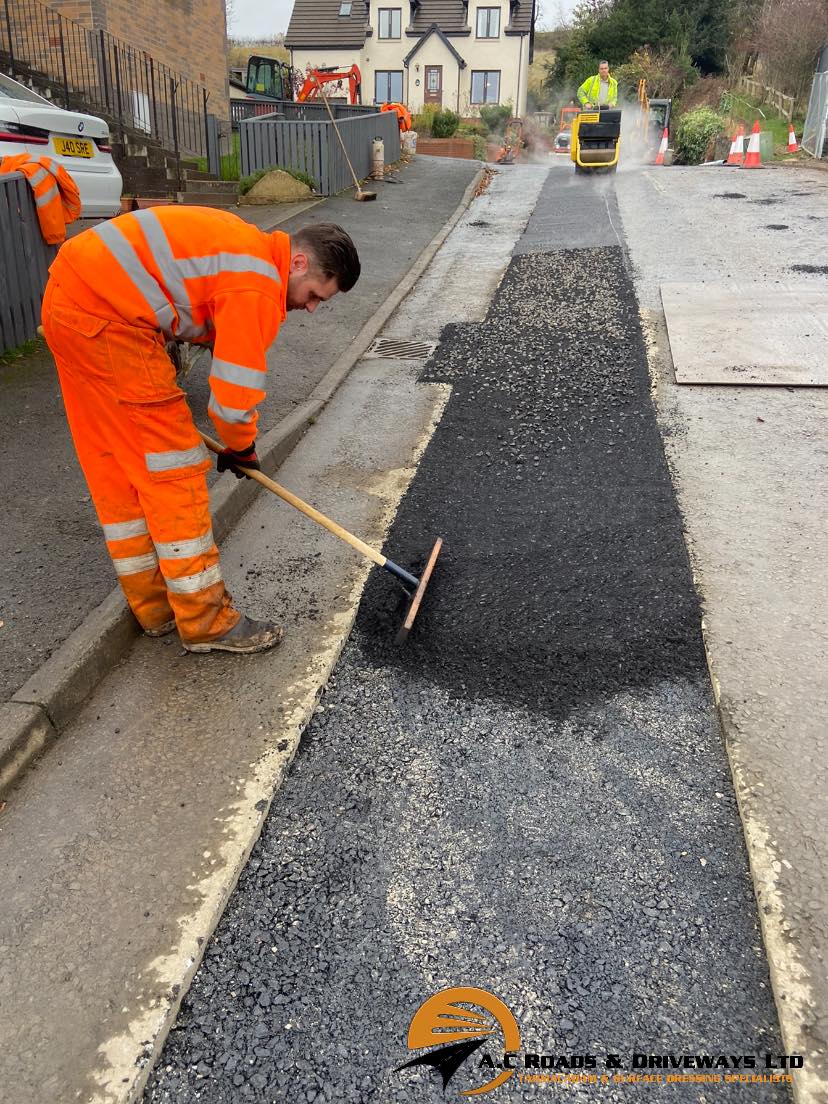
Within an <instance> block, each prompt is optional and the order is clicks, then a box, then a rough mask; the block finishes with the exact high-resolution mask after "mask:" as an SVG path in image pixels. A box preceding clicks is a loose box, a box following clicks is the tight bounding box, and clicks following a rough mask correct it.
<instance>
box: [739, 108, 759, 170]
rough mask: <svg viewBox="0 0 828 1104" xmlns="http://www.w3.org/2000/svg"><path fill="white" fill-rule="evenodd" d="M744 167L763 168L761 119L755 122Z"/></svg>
mask: <svg viewBox="0 0 828 1104" xmlns="http://www.w3.org/2000/svg"><path fill="white" fill-rule="evenodd" d="M742 168H743V169H761V168H762V152H761V147H760V145H759V120H758V119H757V120H756V122H755V123H754V124H753V130H752V131H751V132H750V141H749V142H748V148H747V155H746V157H745V163H744V164H743V165H742Z"/></svg>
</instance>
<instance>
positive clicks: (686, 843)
mask: <svg viewBox="0 0 828 1104" xmlns="http://www.w3.org/2000/svg"><path fill="white" fill-rule="evenodd" d="M515 179H516V180H518V181H519V180H520V175H519V170H518V172H516V173H515ZM573 199H574V200H575V202H576V203H577V204H578V208H577V210H574V209H573V210H571V211H570V212H569V213H571V214H572V215H573V218H577V215H578V211H582V210H583V208H584V207H589V206H590V204H592V206H593V207H594V209H595V210H596V211H598V212H599V213H600V210H601V208H603V211H604V215H603V221H602V222H601V224H600V227H599V229H600V238H601V239H602V244H596V245H595V246H594V248H590V249H583V250H578V249H565V248H561V249H560V250H558V251H556V252H552V251H549V250H546V249H543V248H542V247H541V251H538V244H537V240H536V239H535V238H534V237H533V233H534V230H533V223H534V224H535V226H537V223H538V218H535V219H533V220H532V222H530V231H531V232H527V234H526V235H524V237H523V239H522V242H521V244H520V246H519V247H518V252H519V253H524V252H525V253H528V255H527V256H518V257H516V258H515V260H514V261H513V262H512V264H511V265H510V268H509V271H508V273H507V276H506V278H505V280H504V283H503V285H502V286H501V289H500V291H499V292H498V294H497V296H496V299H495V302H494V304H493V306H492V308H491V310H490V312H489V314H488V316H487V318H486V319H485V321H483V322H482V323H478V324H465V325H459V326H450V327H448V328H447V329H446V330H444V332H443V336H442V339H441V342H440V345H439V348H438V349H437V351H436V353H435V355H434V357H433V358H432V359H431V360H430V361H429V363H428V365H427V367H426V370H425V373H424V375H423V377H422V379H423V383H422V386H432V385H435V384H439V385H446V384H448V385H450V387H451V396H450V398H449V401H448V404H447V406H446V409H445V413H444V415H443V417H442V419H441V421H440V423H439V425H438V427H437V429H436V432H435V433H434V435H433V436H432V438H431V440H430V442H429V445H428V447H427V449H426V451H425V454H424V456H423V458H422V461H421V462H420V464H419V467H418V470H417V473H416V475H415V477H414V479H413V481H412V483H411V485H410V487H409V489H408V491H407V493H406V495H405V496H404V498H403V500H402V502H401V505H400V508H399V511H398V513H397V516H396V519H395V522H394V525H393V526H392V528H391V531H390V534H389V538H388V542H387V547H388V548H389V550H390V549H392V548H393V550H394V554H395V556H396V557H398V558H400V559H401V560H402V562H404V563H407V564H409V565H413V567H414V569H415V570H416V567H417V564H418V561H419V562H421V560H422V557H423V556H424V555H425V554H427V551H428V549H429V548H430V545H431V543H432V541H433V539H434V537H435V536H437V535H440V536H443V537H444V538H445V542H446V543H445V546H444V552H443V554H442V555H441V557H440V560H439V561H438V566H437V572H436V574H435V577H434V580H433V582H432V585H431V587H430V588H429V591H428V593H427V597H426V602H425V604H424V607H423V610H422V611H421V614H420V617H419V619H418V623H417V625H416V626H415V631H414V633H413V635H412V637H411V638H410V640H409V643H408V645H407V646H406V648H405V649H403V650H402V651H399V650H396V649H394V648H393V647H392V646H391V644H390V640H391V637H392V634H393V628H394V625H395V624H396V621H397V618H398V617H399V613H400V610H398V609H395V608H394V595H393V591H392V589H391V588H390V587H389V586H388V585H387V583H386V580H385V579H384V578H383V577H382V576H381V575H378V574H374V575H373V576H372V577H371V578H370V580H369V583H368V586H367V588H366V592H365V595H364V597H363V600H362V603H361V605H360V610H359V615H358V619H357V624H356V629H355V632H354V634H353V636H352V638H351V639H350V640H349V642H348V644H347V645H346V647H345V648H344V650H343V652H342V655H341V657H340V660H339V663H338V664H337V667H336V669H335V671H334V673H333V676H332V678H331V680H330V682H329V684H328V688H327V692H326V694H325V696H324V697H323V699H322V701H321V703H320V706H319V708H318V709H317V711H316V713H315V715H314V718H313V721H312V723H311V725H310V726H309V728H308V731H307V733H306V734H305V736H304V737H303V740H302V744H301V746H300V749H299V752H298V754H297V757H296V759H295V761H294V764H293V766H292V768H291V771H290V773H289V774H288V776H287V778H286V779H285V781H284V783H283V786H282V789H281V791H280V794H279V799H278V801H277V802H275V803H274V805H273V806H272V809H271V813H270V815H269V817H268V820H267V823H266V825H265V827H264V831H263V833H262V837H261V839H260V841H259V843H258V844H257V846H256V847H255V848H254V850H253V853H252V856H251V861H250V863H249V864H248V866H247V868H246V870H245V871H244V873H243V875H242V877H241V879H240V881H239V885H238V888H237V890H236V892H235V894H234V895H233V898H232V899H231V901H230V903H229V905H228V908H227V911H226V913H225V915H224V916H223V918H222V920H221V922H220V924H219V925H218V928H217V930H216V933H215V935H214V937H213V939H212V940H211V942H210V945H209V946H208V948H207V951H206V954H205V959H204V964H203V966H202V968H201V970H200V971H199V973H198V974H197V976H196V978H195V979H194V982H193V985H192V988H191V990H190V993H189V994H188V996H187V997H186V999H185V1001H184V1003H183V1005H182V1011H181V1016H180V1018H179V1020H178V1023H177V1024H176V1028H175V1030H174V1031H173V1033H172V1034H171V1035H170V1038H169V1040H168V1043H167V1046H166V1048H165V1051H164V1055H163V1057H162V1060H161V1062H160V1063H159V1064H158V1066H157V1068H156V1070H155V1072H154V1073H153V1075H152V1077H151V1078H150V1081H149V1083H148V1087H147V1092H146V1095H145V1101H146V1104H172V1102H173V1101H174V1102H176V1104H190V1102H193V1104H194V1102H196V1101H200V1102H205V1104H230V1102H231V1101H237V1100H249V1101H254V1102H257V1104H258V1102H262V1104H263V1102H265V1101H273V1100H290V1101H292V1102H293V1101H296V1102H302V1101H307V1102H309V1104H311V1102H313V1104H317V1102H321V1101H337V1102H340V1101H341V1102H345V1104H363V1102H364V1101H366V1100H374V1099H376V1100H382V1101H383V1102H388V1104H394V1102H400V1104H403V1102H408V1101H410V1100H411V1099H412V1094H413V1096H416V1098H417V1099H418V1100H422V1101H425V1102H432V1101H433V1102H434V1104H436V1102H438V1101H442V1100H444V1099H445V1098H446V1096H445V1093H444V1086H443V1083H442V1081H441V1078H440V1077H439V1076H438V1075H437V1073H436V1071H435V1070H434V1069H431V1068H429V1067H428V1066H425V1067H423V1066H420V1067H418V1068H414V1069H410V1068H409V1069H402V1068H401V1067H403V1065H404V1064H405V1063H406V1062H408V1061H409V1060H410V1058H411V1057H412V1053H411V1052H410V1051H409V1050H407V1048H406V1038H407V1032H408V1028H409V1024H410V1022H411V1019H412V1016H413V1015H414V1013H415V1011H416V1009H417V1008H418V1007H419V1006H420V1005H421V1004H422V1002H423V1001H424V1000H426V999H427V998H428V997H430V996H431V995H432V994H434V993H435V992H437V991H438V990H440V989H443V988H446V987H454V986H479V987H481V988H483V989H486V990H489V991H491V992H492V993H494V994H495V995H496V996H498V997H499V998H500V999H501V1000H502V1001H504V1002H505V1003H506V1005H507V1006H508V1008H509V1009H510V1010H511V1011H512V1013H513V1015H514V1016H515V1018H516V1020H517V1023H518V1025H519V1030H520V1034H521V1040H522V1045H523V1047H524V1048H525V1050H527V1051H532V1052H534V1053H544V1054H546V1055H551V1056H552V1058H553V1060H554V1062H558V1063H559V1064H558V1065H557V1066H556V1067H555V1068H558V1069H560V1068H563V1069H567V1068H569V1067H570V1064H574V1063H575V1061H576V1059H577V1057H578V1056H580V1057H581V1059H582V1061H583V1060H584V1059H585V1056H588V1055H593V1056H596V1059H597V1061H598V1062H599V1063H603V1062H604V1061H605V1059H606V1056H607V1055H608V1054H617V1055H620V1056H621V1057H622V1060H623V1062H624V1067H622V1068H625V1069H626V1070H627V1071H628V1072H629V1071H630V1069H631V1065H632V1061H633V1055H634V1054H636V1053H638V1054H643V1055H644V1057H645V1058H646V1057H647V1056H648V1055H654V1056H661V1055H664V1054H673V1055H679V1056H681V1055H685V1054H690V1055H722V1054H724V1055H737V1056H738V1055H754V1056H756V1055H759V1056H760V1057H759V1059H758V1060H759V1061H760V1063H761V1062H764V1054H765V1053H771V1054H779V1053H781V1041H780V1037H779V1029H778V1024H777V1020H776V1011H775V1008H774V1004H773V1000H772V997H771V992H770V985H769V976H768V967H767V962H766V960H765V955H764V950H763V947H762V942H761V937H760V934H759V925H758V918H757V915H756V905H755V901H754V897H753V892H752V885H751V880H750V874H749V870H748V862H747V855H746V852H745V846H744V840H743V836H742V831H741V824H740V821H739V814H738V809H737V805H736V800H735V796H734V794H733V790H732V785H731V781H730V774H729V766H728V762H727V758H726V756H725V753H724V749H723V747H722V743H721V734H720V730H719V726H718V722H717V718H716V714H715V709H714V705H713V701H712V696H711V693H710V686H709V680H708V676H707V670H706V666H705V656H704V651H703V647H702V640H701V632H700V610H699V606H698V602H697V598H696V595H695V592H694V589H693V585H692V579H691V575H690V569H689V563H688V559H687V554H686V550H685V547H684V544H683V540H682V527H681V517H680V514H679V511H678V508H677V504H676V500H675V495H674V492H673V488H672V485H671V482H670V477H669V473H668V470H667V466H666V463H665V459H664V454H663V449H662V444H661V438H660V436H659V432H658V427H657V425H656V418H655V412H654V409H653V406H652V402H651V398H650V383H649V376H648V371H647V361H646V354H645V350H644V344H643V340H642V336H641V330H640V325H639V320H638V309H637V303H636V298H635V293H634V290H633V286H632V282H631V279H630V276H629V274H628V272H627V269H626V267H625V261H624V257H623V254H622V251H621V249H620V248H619V247H618V246H617V245H615V246H612V245H607V244H604V243H603V239H610V241H611V238H612V235H613V234H614V231H613V229H612V227H611V226H610V225H609V223H608V218H609V216H610V213H611V205H610V204H608V203H607V202H606V201H605V198H604V197H596V196H595V195H594V193H592V192H590V190H589V187H588V185H584V186H583V187H582V188H581V189H580V193H579V194H578V195H577V196H575V195H573ZM564 202H565V196H563V195H562V194H561V191H558V190H556V187H555V184H554V182H553V181H552V180H551V177H550V182H549V183H548V184H547V186H546V187H545V188H544V190H543V192H542V193H541V200H540V204H539V206H542V205H543V204H545V203H548V204H553V205H555V209H556V210H559V207H560V205H561V204H562V203H564ZM493 213H494V214H495V215H496V210H495V211H494V212H493ZM615 213H616V214H617V212H615ZM480 229H481V231H486V232H488V231H489V229H490V228H488V227H481V228H480ZM596 236H598V235H596ZM591 240H594V239H591ZM502 1054H503V1041H502V1040H501V1038H500V1036H499V1035H496V1036H495V1037H494V1038H493V1039H492V1040H491V1041H488V1042H486V1043H485V1044H484V1047H483V1048H482V1049H481V1050H480V1051H479V1052H478V1053H476V1054H475V1055H474V1056H473V1058H472V1059H471V1060H469V1061H467V1062H465V1063H464V1064H463V1065H462V1067H461V1068H460V1069H459V1070H458V1071H457V1073H456V1075H455V1076H454V1077H453V1079H452V1081H451V1085H450V1086H449V1092H450V1093H452V1094H453V1093H455V1092H457V1091H461V1092H462V1091H469V1090H471V1089H473V1088H475V1087H477V1086H479V1085H480V1083H481V1081H483V1080H487V1079H488V1077H489V1076H491V1074H489V1073H488V1072H481V1067H480V1062H481V1061H482V1060H483V1059H482V1058H481V1055H482V1056H483V1058H488V1060H489V1062H490V1063H491V1065H490V1066H489V1069H493V1070H494V1072H497V1069H498V1068H499V1063H500V1062H501V1060H502ZM561 1060H563V1065H560V1061H561ZM711 1079H712V1080H717V1082H718V1081H719V1076H718V1074H714V1075H712V1078H711ZM721 1082H722V1086H721V1087H718V1085H717V1086H716V1091H717V1092H724V1093H725V1094H726V1097H727V1099H738V1100H744V1101H754V1100H756V1099H758V1098H759V1096H758V1093H759V1092H761V1100H763V1101H771V1100H774V1101H776V1100H779V1101H782V1100H786V1099H788V1095H789V1088H790V1086H789V1085H788V1084H787V1083H786V1082H785V1081H784V1079H783V1080H782V1081H778V1082H775V1083H767V1084H765V1083H763V1084H762V1085H761V1088H760V1089H759V1090H757V1088H756V1086H755V1085H750V1084H748V1083H744V1084H736V1083H733V1084H730V1083H728V1084H727V1085H726V1086H725V1085H724V1077H723V1075H722V1078H721ZM565 1087H566V1091H567V1093H568V1094H569V1096H570V1098H571V1099H573V1100H578V1101H586V1100H598V1099H600V1100H603V1101H617V1102H619V1104H620V1102H621V1101H627V1100H629V1099H630V1095H631V1094H632V1095H633V1097H634V1098H635V1099H638V1097H639V1096H641V1097H643V1096H644V1094H645V1093H646V1094H648V1096H647V1098H648V1099H649V1095H650V1094H651V1093H652V1091H653V1089H652V1087H651V1086H649V1085H646V1086H643V1087H639V1088H638V1089H636V1087H635V1086H631V1085H630V1084H628V1083H623V1084H620V1083H618V1084H616V1083H612V1082H611V1083H609V1084H607V1085H603V1084H598V1083H596V1084H594V1085H593V1084H591V1083H589V1082H588V1080H584V1081H583V1082H578V1083H573V1084H571V1085H566V1086H565ZM535 1091H537V1086H536V1085H534V1084H532V1083H530V1081H529V1080H527V1081H523V1080H522V1079H521V1078H520V1077H515V1078H514V1079H513V1080H512V1082H511V1083H510V1085H509V1086H508V1087H506V1088H504V1089H502V1090H501V1092H502V1093H503V1094H504V1098H508V1097H509V1096H511V1098H514V1097H519V1098H523V1097H524V1096H528V1094H529V1093H533V1092H535ZM709 1091H710V1093H711V1095H707V1093H708V1088H707V1086H706V1085H705V1086H701V1085H700V1084H698V1083H697V1084H693V1083H691V1081H690V1080H689V1079H685V1081H684V1082H683V1083H681V1084H674V1085H671V1086H670V1097H671V1099H678V1100H681V1101H696V1102H697V1101H700V1100H708V1099H713V1096H712V1092H713V1089H712V1088H711V1089H710V1090H709Z"/></svg>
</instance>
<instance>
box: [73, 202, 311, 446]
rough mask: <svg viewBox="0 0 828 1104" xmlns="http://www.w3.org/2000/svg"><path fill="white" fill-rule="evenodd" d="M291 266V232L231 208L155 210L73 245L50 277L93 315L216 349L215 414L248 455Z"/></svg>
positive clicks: (222, 430)
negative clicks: (258, 223) (267, 227)
mask: <svg viewBox="0 0 828 1104" xmlns="http://www.w3.org/2000/svg"><path fill="white" fill-rule="evenodd" d="M289 269H290V238H289V237H288V235H287V234H283V233H280V232H278V231H277V232H276V233H274V234H264V233H262V231H261V230H258V229H257V228H256V227H255V226H251V225H249V224H248V223H246V222H244V221H243V220H242V219H240V218H238V217H237V216H236V215H232V214H230V213H229V212H225V211H216V210H213V209H210V208H205V207H156V208H154V209H151V210H146V211H135V212H132V213H130V214H126V215H121V216H120V217H119V218H116V219H112V220H111V221H110V222H105V223H102V224H101V225H100V226H96V227H94V229H92V230H91V231H89V232H88V233H85V234H82V235H80V236H79V237H77V238H74V239H72V240H71V241H69V242H67V243H66V245H64V246H63V248H62V249H61V250H60V253H59V254H58V256H57V258H56V260H55V262H54V264H53V265H52V268H51V273H52V275H53V276H54V278H55V280H56V281H57V282H58V283H59V284H60V286H61V287H62V288H63V289H64V291H66V292H67V294H68V295H69V296H70V297H71V298H72V299H73V300H74V302H75V303H77V305H78V306H79V307H81V308H82V309H84V310H87V311H88V312H89V313H90V314H91V315H95V316H96V317H98V318H106V319H111V320H112V321H115V322H120V323H121V324H125V325H128V326H138V327H140V328H142V329H144V330H156V331H160V332H161V333H162V334H163V335H164V337H165V338H167V339H169V338H178V339H180V340H182V341H190V342H194V343H195V344H204V345H212V346H213V364H212V369H211V372H210V389H211V392H212V394H211V397H210V403H209V407H208V410H209V414H210V417H211V418H212V420H213V422H214V424H215V426H216V429H217V430H218V433H219V436H220V437H221V439H222V441H223V442H224V443H225V445H227V446H228V447H229V448H232V449H235V450H237V451H241V450H244V449H246V448H247V447H248V445H250V444H252V443H253V441H254V440H255V438H256V423H257V420H258V414H257V411H256V406H257V405H258V404H259V403H260V402H261V401H262V399H263V398H264V397H265V372H266V370H267V364H266V360H265V352H266V350H267V348H268V346H269V345H271V343H272V342H273V341H274V339H275V337H276V334H277V333H278V331H279V327H280V326H281V324H282V322H283V321H284V319H285V315H286V295H287V282H288V274H289ZM134 370H135V372H136V376H138V375H139V369H138V368H137V367H136V368H135V369H134ZM136 385H137V386H138V387H139V389H140V382H139V380H138V379H136ZM136 401H138V402H141V401H143V402H151V401H152V397H151V395H150V394H147V395H146V396H145V397H143V398H141V397H139V398H138V399H137V400H136Z"/></svg>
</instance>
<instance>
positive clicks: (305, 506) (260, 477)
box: [201, 433, 388, 567]
mask: <svg viewBox="0 0 828 1104" xmlns="http://www.w3.org/2000/svg"><path fill="white" fill-rule="evenodd" d="M201 437H202V440H203V441H204V444H205V445H206V446H207V448H208V449H209V450H210V452H215V453H220V452H223V451H224V448H223V446H222V445H220V444H219V443H218V441H214V440H213V439H212V437H208V436H207V434H206V433H202V434H201ZM238 470H239V471H244V474H245V475H247V476H249V477H250V479H255V480H256V482H257V483H260V484H261V485H262V486H263V487H266V488H267V489H268V490H269V491H272V492H273V494H275V495H278V496H279V498H281V499H282V501H283V502H287V503H288V504H289V505H290V506H293V507H294V508H295V509H296V510H298V511H299V513H300V514H304V515H305V517H307V518H310V519H311V521H315V522H316V524H317V525H321V526H322V528H323V529H327V530H328V532H329V533H332V534H333V535H334V536H335V537H339V539H340V540H341V541H344V542H345V543H346V544H349V545H350V546H351V548H353V549H354V550H355V551H356V552H359V553H360V555H362V556H365V557H366V558H367V559H369V560H371V562H372V563H375V564H376V565H377V566H378V567H386V565H387V563H388V561H387V559H386V557H385V556H383V555H382V553H381V552H377V550H376V549H375V548H372V547H371V545H370V544H366V543H365V541H361V540H360V539H359V537H355V536H354V534H353V533H349V532H348V530H347V529H343V528H342V526H341V525H338V524H337V523H336V522H335V521H332V520H331V518H329V517H325V515H324V514H321V513H320V512H319V510H316V509H314V507H313V506H311V505H309V503H307V502H304V501H303V500H302V499H301V498H298V497H297V496H296V495H295V494H293V493H292V492H291V491H289V490H288V489H287V488H286V487H283V486H282V485H281V484H280V483H277V482H276V481H275V480H274V479H271V478H270V477H269V476H267V475H265V474H264V472H260V471H256V469H255V468H243V469H242V468H239V469H238Z"/></svg>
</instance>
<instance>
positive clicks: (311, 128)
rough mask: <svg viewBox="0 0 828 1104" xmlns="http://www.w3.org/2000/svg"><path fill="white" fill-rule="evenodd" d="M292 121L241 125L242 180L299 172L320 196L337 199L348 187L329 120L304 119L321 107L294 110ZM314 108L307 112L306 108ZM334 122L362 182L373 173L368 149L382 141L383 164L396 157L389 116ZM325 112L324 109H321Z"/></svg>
mask: <svg viewBox="0 0 828 1104" xmlns="http://www.w3.org/2000/svg"><path fill="white" fill-rule="evenodd" d="M295 106H296V107H297V108H298V109H302V110H301V111H300V110H297V111H296V112H294V113H293V117H292V118H291V117H288V118H285V119H276V118H257V119H245V120H243V121H242V122H241V123H240V133H241V155H242V174H243V175H244V176H248V175H249V174H250V173H254V172H258V171H259V170H260V169H268V168H282V169H299V170H300V171H302V172H304V173H307V175H308V176H309V177H311V179H312V180H314V181H316V187H317V190H318V191H319V193H320V195H335V194H336V193H337V192H341V191H343V190H344V189H345V188H348V187H349V186H351V185H352V183H353V181H352V180H351V174H350V170H349V169H348V164H347V161H346V160H345V157H344V155H343V152H342V147H341V145H340V143H339V140H338V139H337V136H336V134H335V133H334V129H333V124H332V123H331V122H330V119H323V118H308V115H309V114H317V113H318V109H319V105H316V104H311V105H307V104H297V105H295ZM309 107H310V108H313V109H314V110H313V112H309V111H308V110H307V109H308V108H309ZM350 110H351V111H353V112H354V114H351V115H349V116H347V117H343V118H340V119H338V120H337V126H338V128H339V133H340V134H341V135H342V140H343V142H344V143H345V147H346V149H347V151H348V156H349V157H350V159H351V162H352V164H353V166H354V170H355V172H356V174H357V176H358V177H359V179H360V180H364V179H365V178H366V177H367V176H368V175H369V174H370V172H371V155H372V150H371V143H372V142H373V140H374V138H382V140H383V142H384V143H385V160H386V162H387V163H388V164H392V163H393V162H395V161H398V160H399V157H400V129H399V123H398V121H397V116H396V114H394V113H393V112H374V111H366V110H365V109H361V110H360V111H359V112H356V109H353V108H352V109H350ZM322 111H323V112H324V107H323V108H322Z"/></svg>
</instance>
